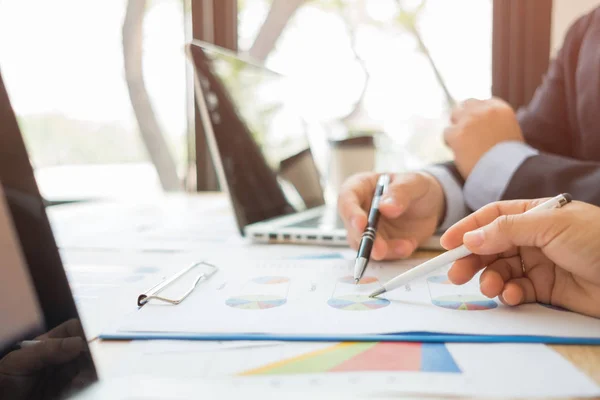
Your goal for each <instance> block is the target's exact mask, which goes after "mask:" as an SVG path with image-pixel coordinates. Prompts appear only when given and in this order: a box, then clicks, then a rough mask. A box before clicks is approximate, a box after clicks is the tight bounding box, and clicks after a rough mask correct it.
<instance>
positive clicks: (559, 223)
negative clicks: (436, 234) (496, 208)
mask: <svg viewBox="0 0 600 400" xmlns="http://www.w3.org/2000/svg"><path fill="white" fill-rule="evenodd" d="M561 213H562V210H556V209H554V210H545V211H539V212H536V213H531V214H520V215H502V216H500V217H498V218H496V219H495V220H494V222H492V223H491V224H488V225H486V226H483V227H482V228H479V229H476V230H474V231H471V232H467V233H466V234H465V235H464V238H463V241H464V244H465V246H467V248H468V249H469V250H471V251H472V252H473V253H476V254H495V253H500V252H503V251H507V250H509V249H511V248H513V249H514V248H515V247H521V246H527V247H537V248H544V247H545V246H546V245H548V243H549V242H550V241H551V240H553V239H554V238H556V237H557V236H559V235H560V233H561V232H563V231H564V230H565V229H567V228H568V226H569V222H568V221H565V219H566V218H561V217H560V214H561Z"/></svg>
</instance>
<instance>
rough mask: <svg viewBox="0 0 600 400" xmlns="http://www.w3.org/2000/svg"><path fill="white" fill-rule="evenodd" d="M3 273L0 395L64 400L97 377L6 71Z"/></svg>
mask: <svg viewBox="0 0 600 400" xmlns="http://www.w3.org/2000/svg"><path fill="white" fill-rule="evenodd" d="M0 276H1V278H0V397H2V398H3V399H4V398H7V399H58V398H63V397H64V396H66V395H67V394H70V393H72V392H74V391H77V390H79V389H82V388H85V387H86V386H88V385H89V384H91V383H92V382H94V381H96V380H97V377H96V371H95V368H94V363H93V360H92V358H91V355H90V352H89V348H88V346H87V342H86V340H85V335H84V333H83V329H82V327H81V323H80V320H79V316H78V314H77V309H76V307H75V303H74V301H73V297H72V295H71V291H70V288H69V284H68V281H67V278H66V275H65V271H64V269H63V265H62V262H61V259H60V256H59V253H58V249H57V247H56V243H55V241H54V236H53V235H52V231H51V229H50V224H49V222H48V218H47V216H46V212H45V208H44V202H43V200H42V198H41V196H40V193H39V191H38V188H37V185H36V182H35V179H34V175H33V170H32V168H31V164H30V163H29V158H28V156H27V152H26V150H25V145H24V143H23V138H22V137H21V133H20V131H19V127H18V125H17V121H16V118H15V115H14V113H13V110H12V108H11V105H10V102H9V99H8V95H7V93H6V89H5V86H4V83H3V81H2V77H1V76H0ZM24 341H25V342H24ZM4 396H6V397H4Z"/></svg>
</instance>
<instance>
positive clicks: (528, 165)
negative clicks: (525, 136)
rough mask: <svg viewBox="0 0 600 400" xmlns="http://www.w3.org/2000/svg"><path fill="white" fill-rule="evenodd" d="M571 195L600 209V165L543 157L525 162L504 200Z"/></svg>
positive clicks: (566, 158)
mask: <svg viewBox="0 0 600 400" xmlns="http://www.w3.org/2000/svg"><path fill="white" fill-rule="evenodd" d="M560 193H570V194H571V195H572V196H573V198H574V199H575V200H580V201H584V202H586V203H590V204H595V205H597V206H600V163H597V162H587V161H579V160H574V159H571V158H568V157H563V156H559V155H554V154H548V153H541V154H539V155H537V156H533V157H530V158H528V159H527V160H525V162H524V163H523V164H522V165H521V167H520V168H519V170H518V171H517V173H516V174H515V177H514V178H513V179H512V181H511V182H510V184H509V186H508V188H507V189H506V192H505V193H504V196H503V199H518V198H521V199H532V198H539V197H553V196H556V195H557V194H560Z"/></svg>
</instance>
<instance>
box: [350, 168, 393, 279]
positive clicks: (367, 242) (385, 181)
mask: <svg viewBox="0 0 600 400" xmlns="http://www.w3.org/2000/svg"><path fill="white" fill-rule="evenodd" d="M389 184H390V176H389V175H387V174H383V175H381V176H379V179H378V180H377V186H376V187H375V194H374V195H373V200H372V201H371V209H370V210H369V218H368V222H367V227H366V228H365V231H364V233H363V235H362V239H361V240H360V246H359V248H358V254H357V255H356V262H355V264H354V282H355V283H356V284H358V282H360V279H361V278H362V276H363V275H364V273H365V270H366V269H367V264H368V263H369V259H370V258H371V250H372V249H373V243H374V242H375V236H376V235H377V223H378V222H379V215H380V213H379V202H380V201H381V197H382V196H383V194H384V193H385V192H386V191H387V189H388V186H389Z"/></svg>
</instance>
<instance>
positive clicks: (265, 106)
mask: <svg viewBox="0 0 600 400" xmlns="http://www.w3.org/2000/svg"><path fill="white" fill-rule="evenodd" d="M190 51H191V55H192V57H193V61H194V65H195V69H196V73H197V77H198V86H197V87H198V88H200V91H201V92H202V98H203V101H200V102H199V103H200V104H199V105H200V119H201V121H200V122H201V123H202V124H203V125H202V126H203V127H204V130H205V133H206V135H207V141H208V145H209V149H210V151H211V155H212V158H213V161H214V162H215V164H216V165H215V167H216V169H217V173H218V175H219V182H220V184H221V185H222V189H227V190H228V192H229V196H230V198H231V201H232V204H233V207H234V211H235V214H236V217H237V221H238V225H239V227H240V230H242V233H243V228H244V227H245V226H246V225H249V224H252V223H255V222H260V221H264V220H267V219H270V218H274V217H278V216H282V215H286V214H290V213H294V212H298V211H302V210H305V209H309V208H313V207H316V206H320V205H323V204H324V203H325V200H324V196H323V189H322V186H321V180H320V175H319V172H318V169H317V167H316V164H315V162H314V159H313V155H312V152H311V150H310V145H309V140H308V137H309V132H308V130H309V129H310V125H309V124H308V123H307V122H306V121H305V120H304V119H303V118H302V117H301V116H300V114H299V113H298V112H297V109H298V107H297V106H296V104H295V98H294V93H295V92H296V91H294V90H293V88H292V86H291V81H290V80H289V79H286V78H285V77H283V76H281V75H279V74H276V73H274V72H272V71H269V70H267V69H265V68H264V67H261V66H258V65H255V64H252V63H250V62H247V61H244V60H242V59H240V58H239V57H237V56H235V55H233V54H231V53H228V52H226V51H223V50H220V49H218V48H214V47H211V46H208V45H204V44H202V45H197V44H194V45H191V46H190ZM203 108H204V109H203ZM224 185H226V187H223V186H224Z"/></svg>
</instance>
